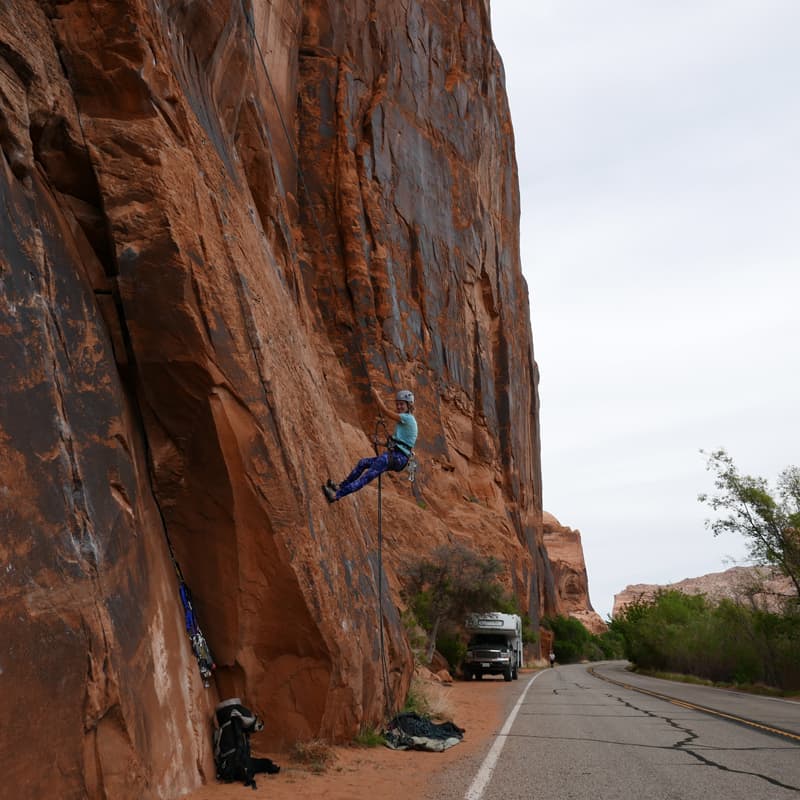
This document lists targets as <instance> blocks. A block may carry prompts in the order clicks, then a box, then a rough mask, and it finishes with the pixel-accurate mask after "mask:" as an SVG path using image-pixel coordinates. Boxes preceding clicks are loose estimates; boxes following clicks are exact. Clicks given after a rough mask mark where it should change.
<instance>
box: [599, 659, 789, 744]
mask: <svg viewBox="0 0 800 800" xmlns="http://www.w3.org/2000/svg"><path fill="white" fill-rule="evenodd" d="M588 671H589V674H591V675H594V677H595V678H600V680H601V681H607V682H608V683H613V684H614V685H615V686H621V687H622V688H623V689H630V690H631V691H633V692H639V693H640V694H648V695H650V696H651V697H655V698H657V699H658V700H666V701H667V702H668V703H672V704H673V705H675V706H681V707H683V708H688V709H689V710H690V711H702V712H703V713H704V714H711V715H712V716H715V717H721V718H722V719H727V720H730V721H731V722H737V723H739V724H740V725H747V726H748V727H750V728H758V729H759V730H762V731H766V732H767V733H772V734H775V735H776V736H783V737H784V738H786V739H792V740H793V741H796V742H800V734H796V733H792V732H791V731H785V730H783V729H781V728H774V727H772V726H771V725H764V724H763V723H761V722H754V721H753V720H751V719H745V718H744V717H737V716H734V715H733V714H726V713H725V712H724V711H717V710H716V709H714V708H708V707H707V706H700V705H697V703H692V702H690V701H688V700H679V699H678V698H677V697H670V696H669V695H668V694H661V693H660V692H654V691H651V690H650V689H643V688H642V687H641V686H633V685H631V684H630V683H622V682H620V681H615V680H614V679H613V678H609V677H608V676H607V675H601V674H600V673H598V672H595V669H594V667H589V670H588Z"/></svg>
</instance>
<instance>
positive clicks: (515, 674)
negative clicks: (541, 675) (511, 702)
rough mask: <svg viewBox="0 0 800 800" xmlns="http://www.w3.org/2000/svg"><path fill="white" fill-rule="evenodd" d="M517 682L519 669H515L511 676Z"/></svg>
mask: <svg viewBox="0 0 800 800" xmlns="http://www.w3.org/2000/svg"><path fill="white" fill-rule="evenodd" d="M511 677H512V678H513V679H514V680H515V681H516V680H519V667H514V674H513V675H512V676H511Z"/></svg>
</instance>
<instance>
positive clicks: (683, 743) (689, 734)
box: [606, 694, 800, 792]
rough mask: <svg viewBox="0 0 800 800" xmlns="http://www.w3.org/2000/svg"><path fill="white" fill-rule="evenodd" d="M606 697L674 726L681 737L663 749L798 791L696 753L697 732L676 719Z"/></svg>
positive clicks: (768, 778)
mask: <svg viewBox="0 0 800 800" xmlns="http://www.w3.org/2000/svg"><path fill="white" fill-rule="evenodd" d="M606 697H609V698H611V699H612V700H617V701H619V702H620V703H622V704H623V705H624V706H626V707H627V708H630V709H633V710H634V711H638V712H639V713H640V714H645V715H646V716H648V717H651V718H653V719H658V720H662V721H663V722H666V723H667V724H668V725H670V726H671V727H673V728H675V730H677V731H680V733H682V734H684V736H683V738H682V739H680V740H679V741H677V742H675V744H673V745H671V746H670V747H669V748H663V749H665V750H666V749H669V750H677V751H678V752H681V753H686V754H687V755H690V756H691V757H692V758H694V759H696V760H697V761H699V762H700V763H701V764H703V765H704V766H707V767H713V768H714V769H718V770H720V771H722V772H730V773H732V774H735V775H749V776H750V777H753V778H759V779H761V780H763V781H766V782H767V783H769V784H770V785H772V786H780V788H781V789H790V790H792V791H795V792H798V791H800V787H798V786H793V785H791V784H788V783H783V782H782V781H779V780H778V779H777V778H772V777H771V776H769V775H764V774H762V773H760V772H751V771H749V770H743V769H733V768H732V767H726V766H725V765H724V764H720V763H719V762H717V761H714V760H712V759H710V758H707V757H706V756H703V755H701V754H700V753H698V752H697V750H696V749H693V748H692V747H690V745H691V744H692V743H693V742H695V741H697V739H698V738H699V734H697V733H695V732H694V731H693V730H692V729H691V728H687V727H686V726H684V725H681V724H679V723H678V722H677V721H676V720H674V719H672V718H671V717H667V716H665V715H663V714H657V713H655V712H654V711H648V710H647V709H646V708H639V707H638V706H635V705H634V704H633V703H631V702H630V701H628V700H625V699H624V698H622V697H619V696H617V695H614V694H607V695H606Z"/></svg>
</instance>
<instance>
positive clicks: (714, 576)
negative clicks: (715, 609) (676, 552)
mask: <svg viewBox="0 0 800 800" xmlns="http://www.w3.org/2000/svg"><path fill="white" fill-rule="evenodd" d="M667 590H669V591H672V590H674V591H678V592H683V593H684V594H704V595H705V596H706V597H707V598H708V600H710V601H711V602H713V603H718V602H719V601H720V600H736V601H737V602H742V603H748V604H753V605H755V607H757V608H764V609H766V610H769V611H779V610H780V609H781V608H782V607H783V605H784V604H785V602H786V599H787V598H790V597H794V596H796V592H795V590H794V586H793V584H792V582H791V580H790V579H789V578H787V577H786V576H785V575H780V574H779V573H776V572H775V571H774V570H772V569H769V568H767V567H731V568H730V569H726V570H725V571H724V572H712V573H709V574H708V575H701V576H699V577H696V578H684V580H682V581H677V582H676V583H668V584H662V585H657V584H651V583H634V584H631V585H629V586H626V587H625V588H624V589H623V590H622V591H621V592H620V593H619V594H615V595H614V608H613V610H612V612H611V615H612V616H614V617H616V616H617V614H621V613H622V612H624V611H625V608H626V607H627V606H629V605H630V604H631V603H638V602H647V601H648V600H652V599H653V598H654V597H655V596H656V594H658V592H660V591H667Z"/></svg>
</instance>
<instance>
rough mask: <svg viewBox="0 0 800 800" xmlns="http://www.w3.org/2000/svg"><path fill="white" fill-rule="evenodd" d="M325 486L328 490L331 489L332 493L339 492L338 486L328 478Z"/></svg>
mask: <svg viewBox="0 0 800 800" xmlns="http://www.w3.org/2000/svg"><path fill="white" fill-rule="evenodd" d="M325 485H326V486H327V487H328V488H329V489H333V491H334V492H338V491H339V484H338V483H336V482H335V481H332V480H331V479H330V478H328V480H327V481H325Z"/></svg>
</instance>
